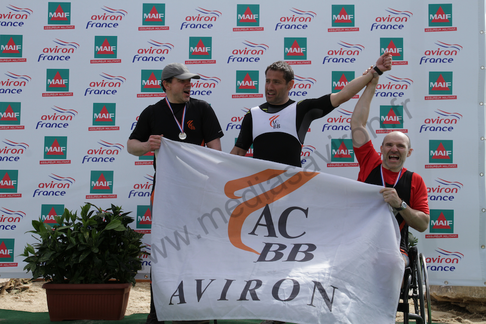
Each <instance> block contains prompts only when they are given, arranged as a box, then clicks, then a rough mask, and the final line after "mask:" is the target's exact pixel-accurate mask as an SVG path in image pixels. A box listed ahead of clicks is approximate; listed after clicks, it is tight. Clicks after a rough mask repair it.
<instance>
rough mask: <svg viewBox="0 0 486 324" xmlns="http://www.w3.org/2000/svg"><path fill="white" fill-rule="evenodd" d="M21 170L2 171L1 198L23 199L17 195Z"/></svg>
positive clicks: (20, 195) (0, 173) (0, 176)
mask: <svg viewBox="0 0 486 324" xmlns="http://www.w3.org/2000/svg"><path fill="white" fill-rule="evenodd" d="M18 182H19V170H0V198H22V194H20V193H17V189H18Z"/></svg>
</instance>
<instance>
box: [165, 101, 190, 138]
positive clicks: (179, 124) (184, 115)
mask: <svg viewBox="0 0 486 324" xmlns="http://www.w3.org/2000/svg"><path fill="white" fill-rule="evenodd" d="M165 101H166V102H167V105H168V106H169V109H170V112H171V113H172V116H173V117H174V119H175V121H176V123H177V126H178V127H179V129H180V131H181V133H184V120H185V119H186V107H187V104H186V105H185V106H184V111H183V112H182V123H179V121H178V120H177V118H176V116H175V114H174V111H173V110H172V107H171V106H170V102H169V100H167V97H165Z"/></svg>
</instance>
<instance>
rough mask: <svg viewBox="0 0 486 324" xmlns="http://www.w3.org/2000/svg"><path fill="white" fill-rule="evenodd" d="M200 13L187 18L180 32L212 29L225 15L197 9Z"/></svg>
mask: <svg viewBox="0 0 486 324" xmlns="http://www.w3.org/2000/svg"><path fill="white" fill-rule="evenodd" d="M196 11H197V12H198V14H197V15H195V16H186V18H185V19H184V21H183V22H182V24H181V28H180V30H183V29H211V28H213V24H212V23H214V22H216V21H217V20H218V18H219V17H221V16H222V15H223V14H222V13H221V11H218V10H208V9H204V8H201V7H197V8H196Z"/></svg>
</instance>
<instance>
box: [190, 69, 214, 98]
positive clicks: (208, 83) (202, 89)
mask: <svg viewBox="0 0 486 324" xmlns="http://www.w3.org/2000/svg"><path fill="white" fill-rule="evenodd" d="M199 76H200V77H201V78H200V79H191V96H210V95H211V94H212V93H213V90H214V89H215V88H216V86H217V85H218V84H219V83H220V82H221V79H220V78H218V77H214V76H213V77H210V76H207V75H203V74H199ZM211 89H213V90H211Z"/></svg>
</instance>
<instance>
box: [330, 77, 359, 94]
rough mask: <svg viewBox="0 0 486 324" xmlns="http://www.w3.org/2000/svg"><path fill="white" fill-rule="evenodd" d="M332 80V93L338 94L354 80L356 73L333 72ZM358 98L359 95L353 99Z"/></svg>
mask: <svg viewBox="0 0 486 324" xmlns="http://www.w3.org/2000/svg"><path fill="white" fill-rule="evenodd" d="M331 78H332V79H331V85H332V93H338V92H339V91H341V90H343V88H344V87H345V86H346V85H347V84H348V83H349V82H350V81H351V80H353V79H354V71H332V73H331ZM357 98H359V95H355V96H354V97H353V99H357Z"/></svg>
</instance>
